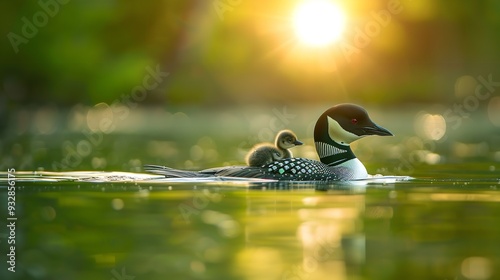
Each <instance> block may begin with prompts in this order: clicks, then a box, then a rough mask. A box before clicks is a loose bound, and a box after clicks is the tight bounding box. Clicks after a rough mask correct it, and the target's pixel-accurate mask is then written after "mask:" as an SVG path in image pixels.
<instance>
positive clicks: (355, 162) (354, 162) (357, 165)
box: [336, 158, 368, 180]
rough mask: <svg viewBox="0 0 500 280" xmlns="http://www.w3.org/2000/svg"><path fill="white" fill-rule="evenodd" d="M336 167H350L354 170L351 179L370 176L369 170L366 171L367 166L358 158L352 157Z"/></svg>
mask: <svg viewBox="0 0 500 280" xmlns="http://www.w3.org/2000/svg"><path fill="white" fill-rule="evenodd" d="M336 167H340V168H347V169H349V171H351V172H352V175H351V176H352V178H349V180H353V179H366V178H368V171H366V168H365V166H364V165H363V163H362V162H361V161H360V160H359V159H358V158H353V159H350V160H348V161H346V162H344V163H341V164H339V165H337V166H336Z"/></svg>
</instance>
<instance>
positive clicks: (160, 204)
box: [0, 166, 500, 279]
mask: <svg viewBox="0 0 500 280" xmlns="http://www.w3.org/2000/svg"><path fill="white" fill-rule="evenodd" d="M440 168H442V169H443V170H446V169H447V168H451V166H441V167H440ZM16 187H17V189H16V192H15V197H16V207H15V217H17V220H16V221H15V224H16V228H15V241H16V243H15V246H16V247H15V255H16V263H15V270H16V272H14V273H13V272H10V271H7V269H6V267H5V263H6V254H5V253H4V252H6V250H7V245H6V243H5V241H6V240H7V239H2V243H0V245H2V248H1V249H2V256H1V257H0V258H1V261H2V271H1V272H0V275H1V278H2V279H498V278H500V275H499V273H500V272H499V271H498V267H500V266H499V265H500V242H498V237H499V236H500V223H499V222H498V217H499V216H500V203H499V202H500V192H499V191H498V189H497V188H498V187H500V181H499V180H498V179H493V178H490V179H477V178H476V179H462V180H439V179H433V180H428V179H426V180H422V179H421V180H413V181H404V182H395V183H373V182H372V183H370V184H368V185H366V186H360V185H354V186H353V185H346V184H328V185H314V184H278V185H274V184H269V183H248V182H227V183H224V182H218V183H217V182H216V183H178V182H155V180H151V181H147V182H135V183H134V182H130V183H124V182H100V183H92V182H45V183H41V182H17V183H16ZM318 188H321V189H323V190H321V191H320V190H317V189H318ZM1 194H2V201H6V199H7V198H6V196H7V192H6V190H5V189H3V190H2V192H1ZM5 208H6V207H2V209H1V211H2V212H1V213H2V223H3V222H4V221H6V217H7V215H6V212H5V211H6V209H5ZM2 234H3V236H6V234H8V232H6V231H5V228H4V229H2ZM127 277H128V278H127Z"/></svg>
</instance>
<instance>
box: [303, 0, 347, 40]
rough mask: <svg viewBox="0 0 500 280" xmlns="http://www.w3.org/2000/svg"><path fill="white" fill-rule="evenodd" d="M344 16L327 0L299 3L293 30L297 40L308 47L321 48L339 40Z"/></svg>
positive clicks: (311, 0)
mask: <svg viewBox="0 0 500 280" xmlns="http://www.w3.org/2000/svg"><path fill="white" fill-rule="evenodd" d="M345 20H346V19H345V14H344V12H343V11H342V10H341V9H340V8H339V7H338V6H336V5H335V4H333V3H332V2H330V1H327V0H309V1H304V2H302V3H300V4H299V5H298V6H297V8H296V9H295V13H294V15H293V25H294V30H295V33H296V35H297V37H298V38H299V40H300V41H301V42H302V43H304V44H306V45H310V46H316V47H322V46H326V45H328V44H331V43H333V42H335V41H336V40H338V39H340V38H341V35H342V32H343V31H344V27H345Z"/></svg>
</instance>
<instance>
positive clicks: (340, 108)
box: [314, 103, 393, 145]
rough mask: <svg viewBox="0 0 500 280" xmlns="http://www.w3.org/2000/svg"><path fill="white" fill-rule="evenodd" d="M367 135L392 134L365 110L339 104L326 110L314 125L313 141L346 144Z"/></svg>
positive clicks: (356, 106)
mask: <svg viewBox="0 0 500 280" xmlns="http://www.w3.org/2000/svg"><path fill="white" fill-rule="evenodd" d="M368 135H380V136H392V135H393V134H392V133H391V132H390V131H389V130H387V129H385V128H383V127H380V126H378V125H377V124H375V123H374V122H373V121H372V120H371V119H370V117H369V116H368V113H367V112H366V110H365V109H364V108H363V107H361V106H358V105H355V104H347V103H346V104H339V105H336V106H333V107H332V108H330V109H328V110H326V111H325V112H324V113H323V114H322V115H321V116H320V117H319V119H318V121H317V122H316V126H315V127H314V141H316V142H324V143H329V142H331V141H332V140H333V141H334V142H336V143H338V144H344V145H348V144H350V143H351V142H353V141H355V140H357V139H360V138H362V137H365V136H368Z"/></svg>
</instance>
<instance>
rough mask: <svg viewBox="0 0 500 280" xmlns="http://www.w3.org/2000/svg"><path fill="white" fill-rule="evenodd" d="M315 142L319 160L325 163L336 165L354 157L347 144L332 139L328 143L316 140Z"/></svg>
mask: <svg viewBox="0 0 500 280" xmlns="http://www.w3.org/2000/svg"><path fill="white" fill-rule="evenodd" d="M315 144H316V151H317V152H318V155H319V158H320V160H321V162H322V163H324V164H326V165H329V166H337V165H339V164H342V163H344V162H346V161H348V160H351V159H354V158H356V156H355V155H354V153H353V152H352V150H351V147H350V146H349V145H342V144H339V143H337V142H335V141H333V140H330V141H328V143H325V142H322V141H317V142H315Z"/></svg>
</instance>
